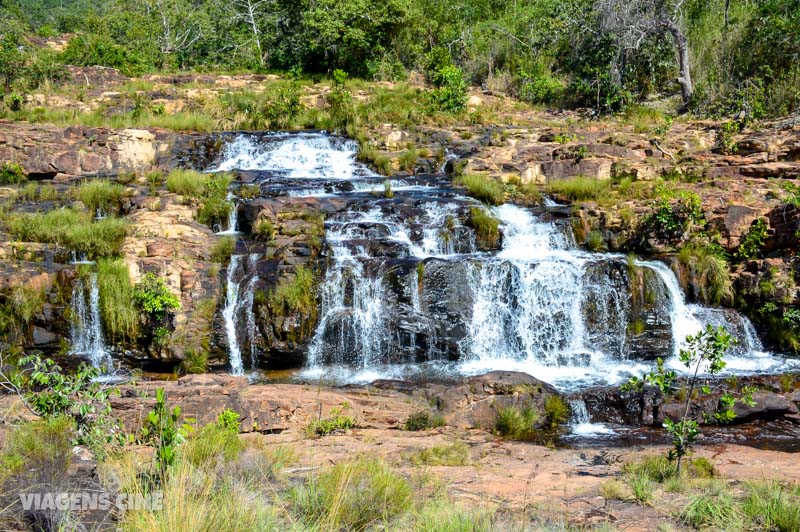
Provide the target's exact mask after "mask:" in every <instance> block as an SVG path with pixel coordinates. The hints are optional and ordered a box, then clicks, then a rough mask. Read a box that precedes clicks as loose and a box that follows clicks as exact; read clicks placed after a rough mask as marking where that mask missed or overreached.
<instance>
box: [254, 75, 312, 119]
mask: <svg viewBox="0 0 800 532" xmlns="http://www.w3.org/2000/svg"><path fill="white" fill-rule="evenodd" d="M269 88H270V91H269V92H270V94H269V99H268V101H267V103H266V104H265V105H264V107H263V108H262V110H261V113H262V115H263V117H264V121H265V125H266V128H267V129H288V128H289V127H290V126H291V125H292V124H293V123H294V119H295V118H296V117H297V115H299V114H300V113H301V112H302V111H303V103H302V102H301V101H300V96H301V94H302V87H301V86H300V84H299V83H298V82H297V81H280V82H277V83H273V84H272V85H271V86H270V87H269Z"/></svg>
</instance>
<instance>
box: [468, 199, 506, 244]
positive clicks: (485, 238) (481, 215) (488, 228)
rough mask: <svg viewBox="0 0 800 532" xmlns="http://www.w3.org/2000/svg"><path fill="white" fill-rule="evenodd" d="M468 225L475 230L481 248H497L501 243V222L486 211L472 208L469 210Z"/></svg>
mask: <svg viewBox="0 0 800 532" xmlns="http://www.w3.org/2000/svg"><path fill="white" fill-rule="evenodd" d="M467 224H468V225H469V226H470V227H472V228H473V229H474V230H475V237H476V238H477V239H478V243H479V244H480V245H481V246H483V247H487V248H495V247H497V245H498V243H499V241H500V220H498V219H497V218H495V217H494V216H492V215H491V214H490V213H489V212H488V211H487V210H486V209H483V208H480V207H472V208H471V209H470V210H469V219H468V220H467Z"/></svg>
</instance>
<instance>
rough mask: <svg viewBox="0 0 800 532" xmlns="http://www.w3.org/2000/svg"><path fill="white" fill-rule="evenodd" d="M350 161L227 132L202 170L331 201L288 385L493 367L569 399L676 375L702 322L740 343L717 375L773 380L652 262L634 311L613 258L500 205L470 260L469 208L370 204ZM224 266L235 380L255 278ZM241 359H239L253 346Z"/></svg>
mask: <svg viewBox="0 0 800 532" xmlns="http://www.w3.org/2000/svg"><path fill="white" fill-rule="evenodd" d="M356 148H357V146H356V144H355V143H354V142H352V141H349V140H345V139H341V138H337V137H333V136H328V135H325V134H318V133H301V134H289V133H281V134H269V135H239V136H237V137H236V138H235V139H234V140H233V141H231V142H229V143H228V144H227V145H226V146H224V148H223V150H222V154H221V157H220V159H219V160H218V161H217V162H216V163H215V169H216V170H233V169H242V170H251V171H255V172H257V175H258V177H257V178H256V179H257V181H256V182H257V183H258V184H259V185H264V186H265V187H266V189H268V190H269V191H270V193H271V194H273V195H290V196H314V195H318V196H339V197H346V202H341V203H337V202H334V203H333V204H332V205H337V207H336V208H334V209H332V210H330V211H328V214H327V216H326V221H325V228H326V234H325V250H326V256H327V260H326V270H325V273H324V277H323V278H322V279H321V280H320V282H319V294H318V295H319V299H320V308H319V312H318V316H319V320H318V322H317V324H316V329H315V331H314V334H313V338H312V340H311V342H310V346H309V348H308V354H307V363H306V367H305V369H304V372H303V373H302V374H303V375H304V376H306V377H310V376H319V375H323V374H324V375H326V376H330V377H333V378H334V379H339V380H340V381H344V382H356V381H365V380H369V379H374V378H380V377H385V378H403V377H408V376H411V375H415V374H418V373H420V372H423V373H424V372H429V371H435V372H437V374H451V375H452V374H460V375H463V374H475V373H480V372H486V371H491V370H497V369H507V370H517V371H524V372H527V373H529V374H531V375H534V376H536V377H538V378H540V379H542V380H545V381H547V382H550V383H552V384H554V385H556V386H558V387H560V388H562V389H579V388H581V387H585V386H590V385H596V384H612V383H618V382H623V381H625V380H627V379H628V378H629V377H630V376H631V375H641V374H642V373H643V372H645V371H649V370H650V369H652V367H653V365H654V358H655V357H656V356H663V357H664V358H665V361H666V362H667V364H668V365H670V367H676V369H681V368H680V367H679V366H680V364H679V362H678V361H677V357H676V354H677V352H678V350H679V349H680V347H681V346H682V345H683V342H684V338H685V337H686V335H688V334H695V333H697V332H698V331H699V330H701V328H702V327H704V326H705V325H706V324H712V325H715V324H719V325H723V326H725V327H726V328H728V330H730V331H731V332H732V333H733V334H734V335H735V336H736V337H737V338H739V339H740V343H739V345H738V346H736V348H735V350H734V351H732V352H731V356H732V361H731V362H730V363H729V368H731V370H732V371H743V372H752V371H764V370H774V369H776V368H780V367H784V364H785V361H783V360H782V359H780V358H779V357H775V356H773V355H771V354H769V353H763V352H762V349H763V348H762V347H761V346H760V344H759V343H758V341H757V337H756V336H755V334H754V332H753V328H752V324H750V323H749V321H748V320H747V319H746V318H744V317H743V316H740V315H739V314H738V313H736V312H734V311H730V310H727V311H723V310H721V309H711V308H707V307H703V306H699V305H691V304H687V302H686V300H685V297H684V294H683V292H682V290H681V288H680V286H679V284H678V281H677V279H676V278H675V275H674V274H673V273H672V271H671V270H670V269H669V268H668V267H667V266H666V265H664V264H663V263H661V262H658V261H637V263H636V264H637V265H638V266H639V267H641V268H645V269H647V270H649V271H651V272H652V274H648V275H647V282H648V283H650V284H653V285H654V286H651V287H650V289H649V291H648V294H650V296H648V297H649V299H648V300H647V301H646V304H644V305H643V304H641V303H636V305H634V302H635V301H634V297H633V293H634V290H633V285H632V283H633V279H632V278H631V275H630V272H629V271H628V263H627V258H626V257H625V256H623V255H621V254H614V253H590V252H586V251H583V250H581V249H579V248H578V246H577V245H576V243H575V242H574V237H573V235H572V231H571V228H570V227H569V224H568V223H567V221H566V220H564V219H563V218H559V217H555V218H553V219H551V218H549V216H550V214H549V213H550V212H551V211H550V210H549V209H547V208H545V209H544V212H543V213H541V214H534V212H533V211H531V210H529V209H525V208H522V207H518V206H514V205H503V206H500V207H494V208H492V212H493V214H494V216H495V217H496V218H498V219H499V223H500V230H501V232H502V248H501V249H500V250H499V251H480V250H479V248H478V246H477V244H476V235H475V231H474V230H473V229H472V228H471V227H469V223H468V222H469V212H470V209H472V208H473V207H476V206H479V204H478V203H477V202H476V201H474V200H472V199H470V198H466V197H464V196H461V195H459V194H458V193H457V192H456V191H454V190H453V189H451V188H447V186H446V185H442V186H441V188H439V186H438V185H436V181H429V183H433V184H434V185H436V186H419V185H416V184H413V185H412V184H409V182H408V181H401V180H395V181H393V182H392V189H393V191H394V192H395V194H394V197H393V198H385V197H383V195H382V194H370V192H373V191H377V192H381V191H382V182H383V177H379V176H376V175H375V174H374V173H372V172H371V171H370V170H369V169H367V168H366V167H365V166H363V165H361V164H359V163H358V162H357V161H356ZM347 194H350V195H349V196H345V195H347ZM546 205H547V206H550V207H553V206H556V205H555V204H554V203H553V202H552V201H549V200H548V201H546ZM237 260H239V259H237ZM237 265H238V267H239V269H241V264H240V263H237V264H234V263H233V262H232V266H231V269H229V272H228V277H229V279H228V298H227V305H226V320H227V321H226V330H228V331H229V335H228V337H229V343H230V345H231V360H232V362H233V361H234V359H236V360H238V361H239V368H240V369H239V371H241V352H240V350H241V349H244V350H247V348H248V347H247V343H246V341H245V339H243V338H241V337H240V338H238V341H237V336H236V335H237V331H236V328H235V322H236V319H235V317H236V314H237V312H238V311H237V307H244V312H245V314H244V315H243V322H242V323H243V327H242V328H241V329H240V332H244V330H245V328H244V326H245V325H246V334H248V335H250V337H251V338H253V337H254V336H253V335H254V333H255V332H256V331H255V329H256V327H255V316H254V315H253V314H252V312H253V311H252V293H253V291H254V289H255V281H254V280H253V279H252V278H250V279H249V280H246V274H245V276H240V277H239V278H237V277H235V276H234V275H235V274H234V272H233V271H234V270H236V269H237ZM240 287H241V289H242V291H246V292H247V293H246V294H243V295H240V294H239V289H240ZM634 324H636V325H637V327H636V328H632V327H631V326H632V325H634ZM641 326H643V327H644V329H645V330H644V332H632V331H638V330H639V327H641ZM249 349H250V357H251V360H254V359H255V356H256V355H255V352H254V351H253V350H254V342H252V341H250V343H249ZM234 371H236V369H235V368H234ZM576 408H578V407H577V405H576Z"/></svg>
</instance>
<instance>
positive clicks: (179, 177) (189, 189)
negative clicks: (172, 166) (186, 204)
mask: <svg viewBox="0 0 800 532" xmlns="http://www.w3.org/2000/svg"><path fill="white" fill-rule="evenodd" d="M209 179H210V176H209V175H208V174H201V173H200V172H197V171H195V170H184V169H177V170H173V171H171V172H170V173H169V174H168V175H167V190H169V191H170V192H172V193H173V194H180V195H181V196H186V197H188V198H194V199H199V198H200V197H202V195H203V193H204V191H205V188H206V185H207V183H208V181H209Z"/></svg>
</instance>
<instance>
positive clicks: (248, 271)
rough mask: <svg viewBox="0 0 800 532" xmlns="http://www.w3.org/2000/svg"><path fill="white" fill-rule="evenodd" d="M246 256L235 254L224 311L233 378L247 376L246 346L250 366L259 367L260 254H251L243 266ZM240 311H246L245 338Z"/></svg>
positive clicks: (228, 276)
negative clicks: (255, 304)
mask: <svg viewBox="0 0 800 532" xmlns="http://www.w3.org/2000/svg"><path fill="white" fill-rule="evenodd" d="M243 257H244V255H231V262H230V264H228V272H227V275H226V283H225V307H224V308H223V309H222V318H223V319H224V321H225V336H226V337H227V340H228V359H229V360H230V363H231V375H244V360H243V359H242V346H246V348H247V349H249V355H250V357H249V358H250V367H251V368H252V369H254V368H256V367H257V366H258V351H257V349H256V345H255V337H256V316H255V311H254V309H253V302H254V299H255V288H256V284H257V283H258V271H257V270H256V267H257V264H258V259H259V257H260V255H259V254H258V253H251V254H250V255H247V261H246V262H245V263H244V264H243V263H242V258H243ZM240 270H241V275H240ZM248 276H249V278H248ZM242 292H243V293H242ZM240 312H244V320H243V321H244V325H245V327H244V333H245V335H244V336H243V337H240V335H239V332H240V331H239V327H238V324H239V323H240V320H239V319H238V318H239V315H240Z"/></svg>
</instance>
